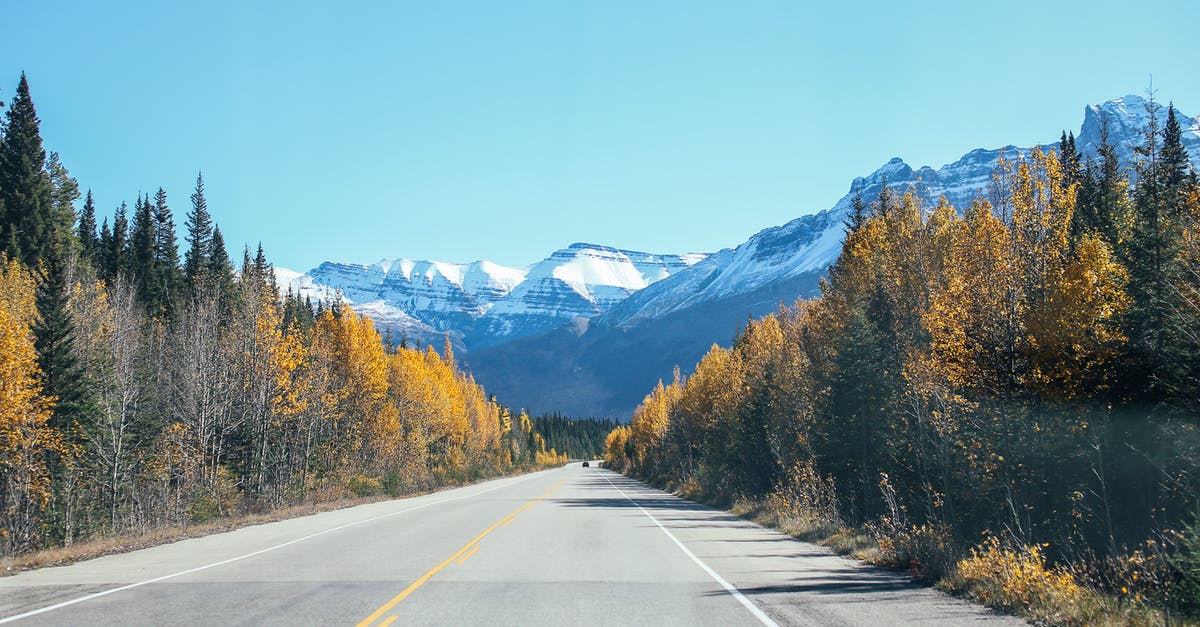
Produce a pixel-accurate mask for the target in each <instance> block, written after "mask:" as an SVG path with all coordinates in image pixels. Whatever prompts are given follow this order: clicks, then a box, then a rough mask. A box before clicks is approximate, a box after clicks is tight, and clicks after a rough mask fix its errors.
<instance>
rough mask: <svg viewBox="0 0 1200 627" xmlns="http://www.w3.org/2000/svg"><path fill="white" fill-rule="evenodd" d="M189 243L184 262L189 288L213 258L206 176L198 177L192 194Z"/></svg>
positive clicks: (188, 215)
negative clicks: (205, 192) (205, 188)
mask: <svg viewBox="0 0 1200 627" xmlns="http://www.w3.org/2000/svg"><path fill="white" fill-rule="evenodd" d="M186 225H187V243H188V245H189V248H188V252H187V256H186V258H185V261H184V277H185V278H186V279H187V283H188V286H189V287H191V288H193V289H194V288H195V286H196V283H197V282H198V281H199V280H200V279H201V277H202V276H203V275H205V274H206V273H207V271H208V265H209V263H210V262H211V260H212V256H213V225H212V216H211V215H210V214H209V213H208V201H207V200H205V198H204V175H203V173H201V174H197V175H196V191H195V192H193V193H192V210H191V211H190V212H188V214H187V223H186Z"/></svg>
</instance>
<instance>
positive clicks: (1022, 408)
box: [606, 104, 1200, 609]
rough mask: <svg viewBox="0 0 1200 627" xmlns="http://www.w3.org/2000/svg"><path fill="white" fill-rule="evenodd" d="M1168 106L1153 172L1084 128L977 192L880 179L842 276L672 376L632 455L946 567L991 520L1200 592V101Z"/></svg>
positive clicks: (625, 441)
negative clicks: (1197, 168)
mask: <svg viewBox="0 0 1200 627" xmlns="http://www.w3.org/2000/svg"><path fill="white" fill-rule="evenodd" d="M1149 113H1150V125H1149V128H1148V129H1147V130H1146V133H1145V136H1144V140H1143V142H1142V145H1141V146H1140V147H1139V148H1138V150H1137V154H1138V156H1139V159H1138V161H1137V163H1135V164H1133V166H1132V168H1130V169H1128V170H1125V169H1123V168H1122V166H1121V164H1119V163H1118V161H1117V157H1116V151H1115V149H1114V147H1113V146H1112V145H1110V144H1109V143H1108V142H1107V135H1105V141H1104V143H1103V145H1102V146H1101V147H1100V150H1099V155H1098V156H1097V157H1096V158H1094V159H1086V160H1083V159H1082V158H1081V156H1080V155H1079V154H1078V153H1077V152H1076V148H1075V145H1074V138H1073V137H1067V136H1065V135H1064V137H1063V140H1062V142H1061V144H1060V146H1059V150H1057V151H1051V152H1049V154H1044V153H1042V152H1040V151H1035V152H1033V153H1032V155H1030V156H1029V157H1028V158H1021V159H1016V160H1015V161H1005V162H1002V163H1001V165H1000V166H999V167H998V171H997V172H996V174H995V177H994V184H993V185H992V188H991V190H990V192H989V194H988V196H989V198H988V199H986V200H985V199H983V198H980V199H978V200H976V201H975V203H974V204H973V205H972V206H971V207H968V208H966V210H965V211H964V212H963V213H962V214H961V215H960V214H959V212H958V211H956V209H955V208H954V207H951V206H949V204H947V202H946V201H945V200H944V199H942V200H941V202H939V203H938V204H937V205H936V206H932V207H929V206H924V205H923V204H922V202H921V200H920V199H919V198H918V197H917V196H916V195H914V194H913V193H911V192H909V193H903V194H901V193H899V192H898V191H894V190H892V189H890V188H888V187H887V186H886V185H885V187H884V189H883V190H882V191H881V192H880V194H879V196H878V198H877V199H874V200H873V201H872V202H870V203H869V204H868V203H867V202H866V201H865V200H864V199H863V198H862V197H861V196H859V197H857V198H856V200H855V203H854V210H853V212H852V213H851V215H850V216H849V217H848V220H847V224H846V237H845V246H844V249H843V251H842V253H841V256H840V257H839V258H838V260H837V262H836V264H835V265H834V266H833V267H831V268H830V270H829V274H828V279H827V280H826V281H825V282H824V283H823V284H822V287H821V296H820V297H819V298H816V299H813V300H809V301H801V302H797V303H796V304H795V305H794V306H790V307H786V308H782V309H781V310H780V311H779V312H778V313H777V314H775V315H771V316H768V317H765V318H763V319H761V320H757V321H754V322H752V323H750V324H749V325H748V326H747V328H746V329H745V331H744V332H743V333H741V335H740V337H738V338H737V340H736V341H735V342H734V344H733V346H732V347H731V348H729V349H724V348H720V347H716V346H714V347H713V348H712V350H711V351H710V352H709V353H708V354H707V355H706V356H705V357H704V358H703V359H702V361H700V363H699V364H698V365H697V366H696V369H695V372H694V374H692V375H691V376H690V377H687V378H686V379H682V378H679V377H677V378H676V380H675V381H674V382H672V383H670V384H668V385H664V384H662V383H660V384H659V385H658V386H657V387H656V388H655V389H654V390H653V391H652V392H651V393H650V394H649V395H648V396H647V397H646V399H645V401H644V402H643V403H642V404H641V406H640V407H639V408H638V409H637V410H636V412H635V414H634V416H633V420H632V423H631V425H630V426H629V427H622V428H618V429H616V430H614V431H613V432H612V433H611V434H610V435H609V438H608V442H607V456H606V457H607V460H608V463H609V464H611V465H612V466H613V467H616V468H622V469H626V470H627V471H629V472H631V473H633V474H635V475H637V476H640V477H644V478H647V479H649V480H651V481H655V482H659V483H665V484H669V485H672V486H676V487H678V488H681V489H683V490H686V491H688V492H690V493H692V494H696V495H700V496H703V497H707V498H708V499H711V500H713V501H716V502H721V503H726V504H728V503H732V502H734V501H737V500H739V499H751V500H755V501H756V502H759V503H768V504H771V505H772V506H774V507H776V508H780V509H782V510H786V511H787V512H789V513H790V514H791V515H792V516H793V518H796V519H805V520H809V521H810V522H812V524H816V525H824V526H827V527H829V528H832V529H859V530H866V531H868V532H870V534H871V535H872V536H873V537H874V538H876V539H877V541H878V544H879V547H880V550H881V551H882V552H883V554H884V555H885V556H886V558H887V559H886V560H885V561H888V562H891V563H894V564H898V565H903V566H905V567H908V566H909V565H910V564H913V565H914V567H915V565H917V564H919V565H920V566H919V568H920V571H921V573H922V574H923V575H928V576H932V577H937V576H941V575H943V574H951V575H953V574H954V568H955V564H956V562H957V561H958V560H959V559H960V558H963V557H964V556H968V555H972V553H970V548H971V547H973V546H975V545H977V544H978V543H979V542H980V540H981V535H987V536H989V537H991V538H992V539H991V540H988V541H987V544H985V546H984V547H982V548H980V549H978V551H977V552H976V553H975V555H976V556H977V557H978V556H981V555H982V556H985V557H987V559H990V560H992V561H991V562H989V564H992V565H996V564H1000V563H1001V562H1003V560H1005V559H1010V560H1011V561H1010V562H1003V563H1006V564H1010V565H1011V564H1029V563H1033V564H1034V565H1035V566H1036V568H1034V567H1031V568H1032V570H1030V571H1029V572H1039V573H1042V574H1043V575H1045V574H1046V573H1050V572H1055V573H1058V572H1060V571H1055V570H1054V567H1055V566H1054V565H1056V564H1057V565H1071V566H1072V570H1071V571H1070V573H1071V576H1070V577H1066V578H1065V579H1063V578H1060V579H1053V578H1052V577H1050V576H1049V575H1046V577H1045V580H1044V581H1043V583H1045V581H1051V580H1053V581H1057V582H1059V583H1061V584H1062V585H1063V586H1066V585H1067V584H1066V583H1063V582H1068V583H1070V582H1075V583H1086V584H1089V585H1091V586H1093V587H1095V588H1100V589H1103V590H1105V591H1107V592H1109V593H1112V594H1114V595H1116V596H1117V597H1119V598H1120V599H1122V600H1123V601H1122V602H1125V601H1128V602H1129V603H1144V602H1147V599H1150V600H1155V602H1157V603H1160V604H1176V605H1188V606H1191V607H1192V608H1193V609H1194V608H1195V606H1196V605H1197V604H1198V603H1200V595H1198V593H1200V587H1198V586H1197V584H1198V583H1200V568H1197V565H1198V564H1200V559H1198V554H1197V552H1196V548H1197V546H1200V543H1197V542H1196V534H1195V528H1194V527H1193V525H1194V524H1195V523H1194V520H1195V515H1196V512H1197V508H1198V507H1200V501H1198V499H1197V496H1198V492H1197V491H1198V489H1200V475H1198V471H1200V433H1198V432H1197V427H1198V424H1197V423H1198V421H1200V185H1198V183H1197V178H1196V173H1195V172H1194V171H1193V170H1192V168H1191V166H1190V165H1189V161H1188V155H1187V153H1186V151H1185V149H1184V147H1183V144H1182V142H1181V129H1180V126H1179V124H1178V121H1177V118H1176V116H1175V112H1174V109H1173V108H1171V109H1168V110H1167V111H1166V115H1165V123H1163V120H1164V118H1163V114H1162V109H1161V107H1158V108H1155V105H1153V104H1152V105H1151V109H1150V111H1149ZM988 556H990V557H988ZM1013 556H1017V557H1013ZM1046 556H1048V558H1049V562H1048V563H1046V562H1043V561H1042V560H1043V558H1044V557H1046ZM1018 558H1020V559H1018ZM914 559H915V561H913V560H914ZM980 559H983V558H980ZM964 564H968V562H964ZM969 564H976V566H977V565H978V564H977V563H975V562H969ZM996 568H1000V569H1001V570H1003V568H1001V567H1000V566H996ZM1014 568H1015V567H1014ZM1039 569H1041V570H1039ZM978 571H979V569H978V568H975V569H974V570H972V569H969V568H966V567H965V566H964V567H963V568H962V569H960V571H959V572H960V573H967V572H978ZM963 576H965V575H963ZM1014 577H1015V578H1016V579H1018V580H1020V579H1021V577H1020V576H1014ZM993 583H994V582H993ZM1018 583H1019V585H1018V584H1015V583H1014V584H1013V586H1012V589H1011V590H1008V589H1007V588H1006V589H1005V590H1007V592H1006V593H1005V594H1009V593H1011V594H1018V593H1020V594H1027V593H1028V590H1030V589H1034V588H1036V586H1034V585H1033V584H1031V583H1030V582H1028V581H1024V580H1020V581H1019V582H1018ZM995 585H997V586H998V585H1000V584H995ZM1046 585H1051V584H1048V583H1047V584H1046ZM1054 585H1058V584H1054ZM1071 585H1074V584H1073V583H1072V584H1071ZM1060 587H1061V586H1060ZM1068 587H1069V586H1068ZM1018 588H1019V590H1018ZM989 590H990V589H989ZM993 592H995V591H993ZM989 594H990V593H989ZM984 596H986V594H985V595H984ZM1002 596H1003V595H1001V594H1000V593H998V592H995V595H994V597H993V598H998V597H1002Z"/></svg>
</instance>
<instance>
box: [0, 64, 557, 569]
mask: <svg viewBox="0 0 1200 627" xmlns="http://www.w3.org/2000/svg"><path fill="white" fill-rule="evenodd" d="M4 122H5V123H4V125H3V128H2V131H3V133H2V135H0V559H4V558H12V557H13V556H18V555H29V554H32V553H34V552H37V551H43V550H46V549H53V548H55V547H71V546H73V545H78V544H79V543H81V542H85V541H97V539H100V540H99V541H98V545H99V546H101V547H103V546H112V545H114V543H115V545H121V544H122V543H123V542H125V540H112V539H114V538H138V537H143V538H149V539H151V540H152V539H153V538H155V537H162V538H169V537H176V535H178V534H180V533H182V534H184V535H187V534H188V533H191V532H192V531H194V530H196V529H201V530H202V529H207V528H214V527H215V528H220V527H222V525H225V524H226V522H228V521H233V520H235V519H240V520H249V521H254V520H258V519H269V518H271V517H273V516H276V515H280V514H279V513H280V512H285V513H286V511H293V512H303V511H312V510H314V509H319V508H320V507H323V505H322V504H326V503H344V502H349V501H352V500H354V499H370V498H375V497H383V496H398V495H403V494H412V493H416V492H423V491H428V490H432V489H436V488H437V487H439V486H443V485H457V484H461V483H464V482H469V481H474V480H478V479H480V478H484V477H491V476H497V475H503V474H509V473H512V472H518V471H523V470H529V469H535V468H540V467H545V466H548V465H555V464H561V463H564V462H565V461H566V457H565V456H564V455H561V454H559V453H558V452H556V451H555V450H553V448H552V447H551V448H547V447H546V443H545V439H544V438H543V437H542V436H541V435H540V434H538V433H536V431H535V430H534V426H533V422H532V421H531V419H530V418H529V416H527V415H525V414H524V413H521V414H513V413H512V412H510V411H509V410H508V409H507V408H505V407H502V406H501V405H499V404H498V403H496V402H495V401H494V400H493V399H491V398H489V397H488V395H487V394H486V392H485V391H484V390H483V388H482V387H480V386H479V385H478V384H476V383H475V381H474V380H473V379H472V378H471V377H470V376H469V375H468V374H466V373H464V372H463V371H462V370H461V369H460V368H459V367H458V365H457V363H456V361H455V358H454V354H453V351H452V350H451V348H450V344H449V342H447V343H446V346H445V348H444V349H443V350H442V352H441V353H440V354H439V353H438V352H436V351H434V350H433V348H432V347H416V346H407V345H405V344H404V343H402V344H401V345H400V346H394V345H392V343H391V342H386V343H385V342H384V341H383V338H381V336H380V333H379V331H378V330H376V328H375V326H374V325H373V324H372V322H371V320H369V319H368V318H365V317H362V316H360V315H358V314H357V313H355V312H354V310H353V309H352V308H351V307H349V306H346V305H343V304H341V303H339V302H331V303H315V304H314V303H312V302H309V301H308V300H306V299H301V298H300V297H299V296H297V295H296V294H293V293H291V292H290V291H289V292H288V293H286V294H282V295H281V294H280V293H279V289H278V287H277V285H276V284H275V278H274V272H273V271H272V268H271V265H270V263H269V262H268V261H267V259H266V256H265V254H264V253H263V251H262V248H261V247H259V249H258V250H257V251H256V252H254V253H251V251H250V249H249V248H247V249H246V250H245V252H244V254H243V255H242V261H241V264H240V269H239V270H236V271H235V269H234V264H233V262H232V261H231V259H230V258H229V256H228V254H227V252H226V249H225V244H224V240H223V238H222V235H221V232H220V229H219V228H218V227H217V226H216V224H214V223H213V221H212V216H211V214H210V213H209V210H208V205H207V200H206V198H205V189H204V181H203V179H202V178H201V177H199V176H198V177H197V179H196V187H195V190H194V192H193V193H192V195H191V199H190V210H189V211H188V212H187V215H186V221H185V240H186V244H187V250H186V252H185V253H184V254H183V256H182V259H181V256H180V245H179V241H178V239H177V234H176V228H175V217H174V212H173V211H172V208H171V206H170V204H169V202H168V198H167V194H166V192H165V191H164V190H162V189H161V188H160V189H159V190H158V191H157V193H155V194H152V195H146V196H139V197H138V198H137V199H136V201H135V202H134V204H133V207H132V215H130V209H129V208H128V207H127V206H126V205H125V204H124V203H122V204H121V205H120V206H118V207H117V208H116V210H115V212H114V213H113V215H112V217H111V220H110V219H109V218H103V219H102V221H101V223H100V224H99V225H98V224H97V219H98V218H97V207H96V203H95V201H94V199H93V197H92V194H91V193H90V192H89V193H87V195H86V199H85V200H84V202H83V204H82V207H81V208H80V210H79V211H78V213H77V212H76V204H77V201H78V200H79V199H80V197H81V194H80V188H79V184H78V183H77V182H76V181H75V179H73V178H72V177H71V176H70V173H69V172H68V171H67V169H66V167H65V166H64V165H63V162H62V161H61V160H60V158H59V156H58V155H57V154H56V153H50V154H49V155H47V153H46V151H45V150H44V148H43V147H42V139H41V135H40V130H39V126H40V121H39V119H38V117H37V113H36V111H35V108H34V104H33V99H32V97H31V95H30V91H29V85H28V82H27V81H26V79H25V76H24V75H22V76H21V79H20V82H19V85H18V87H17V90H16V91H15V93H14V94H13V97H12V99H11V100H10V101H9V102H8V103H7V106H6V111H5V120H4ZM286 508H293V509H292V510H286ZM181 529H182V530H183V531H179V530H181ZM164 530H173V531H164ZM106 539H108V540H106ZM140 542H142V540H136V539H135V540H129V543H130V544H134V545H136V544H138V543H140ZM97 550H101V551H103V550H106V549H103V548H101V549H97ZM67 553H71V552H70V551H67ZM78 553H79V552H78V551H77V552H75V554H78ZM83 553H87V551H86V550H85V551H83ZM47 559H51V560H53V559H54V558H47ZM10 561H11V560H10ZM35 561H36V560H35Z"/></svg>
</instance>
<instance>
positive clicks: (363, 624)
mask: <svg viewBox="0 0 1200 627" xmlns="http://www.w3.org/2000/svg"><path fill="white" fill-rule="evenodd" d="M569 478H570V477H563V479H562V481H559V482H558V483H556V484H554V485H553V486H552V487H551V488H550V489H549V490H546V491H545V492H543V493H542V495H541V496H538V497H536V498H534V499H530V500H529V501H527V502H525V503H524V504H522V505H521V506H520V507H518V508H517V509H515V510H513V511H512V513H510V514H509V515H507V516H505V517H504V518H501V519H500V520H497V521H496V522H494V523H492V526H491V527H488V528H487V529H484V530H483V533H480V534H479V535H477V536H475V537H474V538H472V539H471V541H470V542H468V543H466V544H464V545H463V547H462V548H461V549H459V550H457V551H455V552H454V555H451V556H450V557H448V558H446V560H445V561H443V562H442V563H441V564H438V565H437V566H434V567H433V568H430V569H429V570H428V571H427V572H426V573H425V574H424V575H421V577H420V578H419V579H417V580H416V581H414V582H412V583H411V584H409V585H408V587H407V588H405V589H404V590H401V591H400V594H397V595H396V596H394V597H392V598H391V599H390V600H388V602H387V603H384V604H383V605H381V606H379V609H377V610H375V611H374V612H372V613H371V615H370V616H368V617H366V618H364V619H362V620H361V621H359V622H358V624H357V625H356V626H355V627H368V625H370V624H371V623H373V622H375V621H376V620H378V619H379V617H380V616H383V615H384V614H386V613H388V612H389V611H391V609H392V608H393V607H396V605H397V604H398V603H400V602H401V601H403V600H404V599H407V598H408V595H410V594H412V593H413V592H416V591H417V588H420V587H421V586H423V585H425V582H427V581H429V580H430V579H432V578H433V576H434V575H436V574H438V573H439V572H441V570H442V569H443V568H445V567H447V566H449V565H450V564H453V563H454V560H457V559H458V558H460V557H462V555H463V554H464V553H466V552H467V551H469V550H471V548H472V547H474V548H476V549H478V548H479V541H480V540H483V539H484V538H486V537H487V536H488V534H490V533H491V532H493V531H495V530H496V529H499V528H500V527H503V526H504V525H507V524H508V523H510V522H512V519H513V518H516V516H517V514H520V513H521V512H523V511H525V510H527V509H530V508H531V507H533V505H534V504H535V503H537V502H538V501H541V500H542V499H544V498H546V497H547V496H550V494H551V493H552V492H554V491H555V490H557V489H558V487H559V486H561V485H562V484H563V483H565V482H566V480H567V479H569ZM473 552H474V551H472V553H473ZM467 557H470V555H468V556H467ZM463 559H464V560H465V559H466V558H463ZM379 627H382V625H380V626H379Z"/></svg>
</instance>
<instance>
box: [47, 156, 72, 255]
mask: <svg viewBox="0 0 1200 627" xmlns="http://www.w3.org/2000/svg"><path fill="white" fill-rule="evenodd" d="M46 175H47V176H48V177H49V179H50V194H51V198H52V200H53V207H54V210H53V212H52V213H51V215H50V220H51V229H52V237H53V238H54V239H53V241H54V245H55V246H65V245H69V242H70V240H71V237H72V236H73V235H74V233H73V232H72V229H71V227H72V226H73V225H74V224H75V201H76V200H79V182H78V181H76V180H75V179H74V178H72V177H71V173H70V172H68V171H67V167H66V166H64V165H63V163H62V160H61V159H60V158H59V156H58V153H57V152H52V153H50V157H49V158H48V159H47V160H46Z"/></svg>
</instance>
